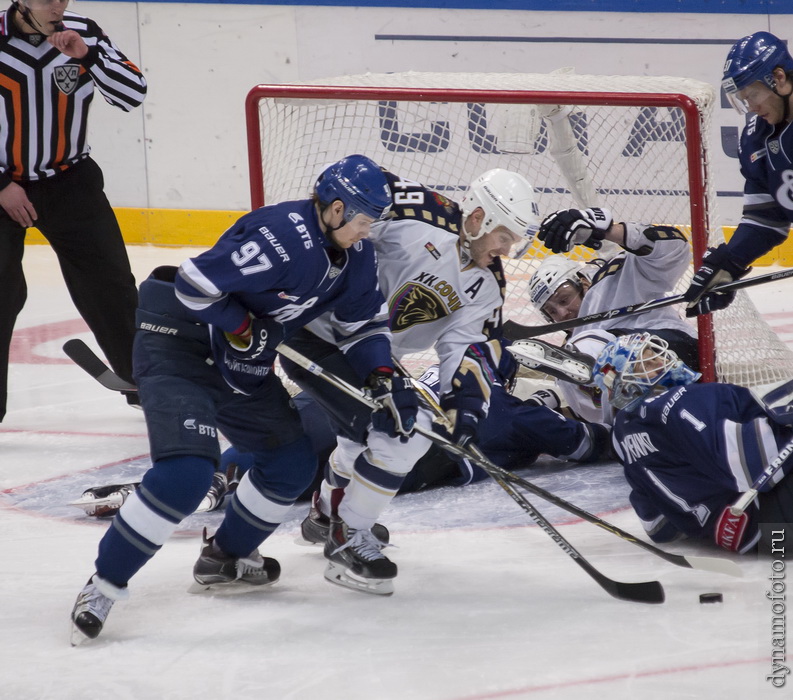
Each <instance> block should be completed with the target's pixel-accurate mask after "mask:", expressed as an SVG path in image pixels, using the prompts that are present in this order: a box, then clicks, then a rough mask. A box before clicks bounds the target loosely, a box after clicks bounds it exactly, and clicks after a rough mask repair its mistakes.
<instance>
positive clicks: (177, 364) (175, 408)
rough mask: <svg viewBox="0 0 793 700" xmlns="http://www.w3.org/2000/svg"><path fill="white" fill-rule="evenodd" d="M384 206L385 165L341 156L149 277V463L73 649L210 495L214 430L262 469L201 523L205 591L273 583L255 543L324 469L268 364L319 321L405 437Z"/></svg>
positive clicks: (138, 360) (198, 576)
mask: <svg viewBox="0 0 793 700" xmlns="http://www.w3.org/2000/svg"><path fill="white" fill-rule="evenodd" d="M390 207H391V193H390V190H389V188H388V185H387V182H386V178H385V175H384V174H383V173H382V171H381V170H380V168H379V167H378V166H377V165H376V164H375V163H374V162H372V161H371V160H370V159H368V158H366V157H364V156H357V155H356V156H348V157H347V158H344V159H342V160H341V161H339V162H337V163H335V164H333V165H331V166H329V167H328V168H327V169H325V170H324V171H323V173H322V174H321V175H320V176H319V179H318V180H317V183H316V185H315V187H314V195H313V197H312V198H311V199H307V200H301V201H291V202H282V203H280V204H276V205H273V206H267V207H263V208H261V209H258V210H255V211H253V212H251V213H249V214H246V215H245V216H243V217H242V218H241V219H239V221H237V223H235V224H234V225H233V226H232V227H231V228H230V229H229V230H228V231H226V232H225V233H224V234H223V235H222V236H221V237H220V239H219V240H218V241H217V243H216V244H215V245H214V246H213V247H212V248H211V249H210V250H208V251H206V252H205V253H202V254H201V255H199V256H197V257H195V258H191V259H189V260H187V261H185V262H184V263H182V265H181V266H180V268H179V269H178V270H176V269H175V268H158V269H156V270H155V271H154V272H153V273H152V275H151V276H150V277H149V278H148V279H147V280H146V281H145V282H144V283H143V284H142V285H141V288H140V308H139V312H138V318H137V323H138V329H139V330H138V332H137V334H136V337H135V345H134V352H133V358H134V377H135V380H136V382H137V385H138V389H139V393H140V398H141V403H142V405H143V410H144V412H145V416H146V422H147V427H148V431H149V442H150V447H151V456H152V468H151V469H150V470H149V471H148V472H147V473H146V475H145V476H144V477H143V480H142V482H141V485H140V487H139V488H138V489H136V490H135V492H134V493H133V494H131V495H130V496H129V498H128V499H127V500H126V502H125V503H124V505H123V506H122V508H121V510H120V511H119V513H118V514H117V516H116V517H115V518H114V519H113V522H112V524H111V526H110V528H109V529H108V531H107V533H106V534H105V536H104V537H103V538H102V540H101V542H100V543H99V554H98V557H97V559H96V573H95V574H94V575H93V576H92V577H91V578H90V579H89V581H88V583H87V584H86V586H85V587H84V588H83V590H82V591H81V593H80V595H79V596H78V598H77V601H76V603H75V607H74V609H73V611H72V623H73V631H72V644H79V643H81V642H82V641H85V640H86V639H93V638H95V637H97V636H98V635H99V633H100V632H101V630H102V627H103V625H104V622H105V619H106V618H107V615H108V613H109V611H110V609H111V607H112V605H113V603H114V602H115V601H116V600H119V599H122V598H124V597H126V596H127V584H128V582H129V580H130V579H131V578H132V576H133V575H134V574H135V573H136V572H137V571H139V570H140V569H141V567H143V566H144V565H145V564H146V562H148V560H149V559H151V557H152V556H154V554H155V553H156V552H157V551H159V549H160V548H161V547H162V545H163V544H164V542H165V541H166V540H167V539H168V537H169V536H170V535H171V534H172V533H173V531H174V530H175V529H176V527H177V525H178V524H179V523H180V522H181V521H182V520H183V519H184V518H185V517H187V516H188V515H190V514H191V513H192V512H194V511H195V509H196V508H197V506H198V505H199V503H200V502H201V500H202V498H203V497H204V496H205V495H206V493H207V490H208V488H209V486H210V483H211V482H212V478H213V474H214V471H215V467H216V465H217V464H218V463H219V461H220V449H219V445H218V431H222V433H223V434H224V435H225V436H226V437H227V438H228V439H229V440H230V441H231V442H232V443H233V444H234V445H235V446H236V447H237V448H239V449H241V450H244V451H246V452H249V453H251V454H252V455H253V457H254V459H253V467H252V468H251V469H250V470H249V471H248V472H247V473H246V475H245V477H244V478H243V479H242V481H241V482H240V484H239V486H238V488H237V489H236V492H235V494H234V496H233V497H232V498H231V501H230V503H229V505H228V507H227V509H226V513H225V517H224V519H223V522H222V523H221V525H220V527H219V528H218V530H217V531H216V533H215V534H214V536H212V537H207V536H206V533H205V535H204V546H203V549H202V551H201V556H200V557H199V559H198V561H197V562H196V564H195V567H194V569H193V576H194V578H195V580H196V583H197V585H198V587H199V588H200V589H206V588H207V587H210V586H221V585H243V584H247V585H249V586H259V585H267V584H272V583H274V582H275V581H277V580H278V577H279V575H280V566H279V564H278V562H277V561H276V560H274V559H271V558H268V557H262V556H261V555H260V554H259V552H258V547H259V545H260V544H262V542H263V541H264V540H265V539H266V538H267V537H269V536H270V535H271V534H272V532H273V531H274V530H275V529H276V528H277V527H278V525H279V523H281V522H282V521H283V519H284V518H285V517H286V515H287V512H288V511H289V509H290V508H291V506H292V504H293V503H294V501H295V500H296V499H297V497H298V496H299V495H300V494H301V493H302V492H303V491H304V490H305V489H306V487H307V486H308V484H309V483H310V482H311V480H312V478H313V476H314V473H315V471H316V468H317V465H316V458H315V456H314V454H313V452H312V449H311V445H310V442H309V439H308V438H307V437H306V435H305V434H304V432H303V430H302V428H301V424H300V419H299V416H298V412H297V410H296V409H295V407H294V405H293V404H292V402H291V401H290V399H289V396H288V394H287V392H286V390H285V389H284V387H283V386H282V384H281V381H280V380H279V379H278V377H277V376H276V375H275V374H274V372H273V361H274V359H275V357H276V350H275V348H276V346H277V345H278V344H279V343H280V342H281V341H282V340H284V339H285V340H287V341H288V340H289V338H290V336H292V335H293V334H294V333H295V332H296V331H297V330H298V329H299V328H301V327H302V326H304V325H305V324H306V323H308V322H309V321H311V320H312V319H315V318H317V317H318V316H320V315H321V314H325V313H326V312H331V313H332V318H333V323H334V326H335V328H336V331H337V344H338V346H339V347H340V348H341V349H342V350H343V352H344V353H345V354H346V356H347V357H348V358H349V359H350V363H351V365H352V366H354V367H355V368H356V369H357V370H358V371H359V373H360V374H361V378H362V380H363V381H367V383H368V384H369V386H370V387H372V392H373V395H375V396H376V397H377V398H378V399H379V400H380V401H381V403H382V404H383V405H384V406H386V408H384V409H383V410H382V411H379V412H377V413H376V414H375V416H377V420H374V424H375V428H376V429H378V428H379V429H382V430H385V431H387V432H389V433H390V434H394V435H397V434H399V435H404V436H407V435H410V434H411V432H412V428H413V423H414V421H415V414H416V408H417V403H416V398H415V395H414V393H413V391H412V389H410V388H409V385H408V384H407V382H404V381H402V380H398V379H394V380H393V382H392V380H391V375H392V374H393V364H392V360H391V342H390V331H389V329H388V325H387V314H386V309H385V306H384V299H383V295H382V293H381V292H380V288H379V286H378V280H377V268H376V260H375V253H374V248H373V247H372V245H371V243H370V242H369V241H367V240H365V239H366V237H367V236H368V234H369V229H370V226H371V224H372V223H373V222H374V221H376V220H378V219H380V218H382V217H383V216H385V215H386V214H387V213H388V211H389V209H390ZM353 534H354V532H352V531H351V532H350V533H349V535H350V538H352V536H353ZM355 546H356V543H352V542H350V543H349V544H348V547H349V548H350V549H353V548H354V547H355Z"/></svg>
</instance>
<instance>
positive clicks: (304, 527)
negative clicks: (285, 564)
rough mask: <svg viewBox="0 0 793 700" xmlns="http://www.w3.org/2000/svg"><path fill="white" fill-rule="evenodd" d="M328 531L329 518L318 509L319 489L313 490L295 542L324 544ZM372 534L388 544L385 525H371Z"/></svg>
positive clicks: (387, 533)
mask: <svg viewBox="0 0 793 700" xmlns="http://www.w3.org/2000/svg"><path fill="white" fill-rule="evenodd" d="M329 532H330V518H329V517H328V516H327V515H325V514H324V513H323V512H322V511H321V510H320V509H319V491H314V495H313V496H312V497H311V509H310V510H309V511H308V515H307V516H306V518H305V520H303V522H302V523H300V534H301V535H302V538H301V539H298V540H297V544H325V542H327V541H328V533H329ZM372 534H373V535H374V536H375V537H376V538H377V539H378V540H380V541H381V542H382V543H383V544H388V541H389V538H390V533H389V532H388V528H387V527H386V526H385V525H381V524H380V523H375V524H374V525H372Z"/></svg>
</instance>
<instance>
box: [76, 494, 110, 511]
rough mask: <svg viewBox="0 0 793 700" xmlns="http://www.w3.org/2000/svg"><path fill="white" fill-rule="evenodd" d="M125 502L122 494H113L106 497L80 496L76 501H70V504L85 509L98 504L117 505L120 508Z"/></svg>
mask: <svg viewBox="0 0 793 700" xmlns="http://www.w3.org/2000/svg"><path fill="white" fill-rule="evenodd" d="M123 503H124V499H123V498H121V496H119V495H118V494H111V495H110V496H106V497H105V498H93V497H87V496H83V497H82V498H78V499H77V500H76V501H69V503H68V505H70V506H76V507H77V508H82V509H83V510H85V509H86V508H96V507H97V506H116V507H118V508H120V507H121V505H122V504H123Z"/></svg>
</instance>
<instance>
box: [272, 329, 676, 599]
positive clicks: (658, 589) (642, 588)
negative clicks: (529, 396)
mask: <svg viewBox="0 0 793 700" xmlns="http://www.w3.org/2000/svg"><path fill="white" fill-rule="evenodd" d="M276 350H277V351H278V352H279V353H281V354H282V355H283V356H284V357H286V358H287V359H289V360H291V361H292V362H294V363H295V364H297V365H299V366H300V367H302V368H303V369H305V370H306V371H307V372H310V373H311V374H313V375H314V376H316V377H319V378H320V379H323V380H324V381H326V382H328V383H329V384H332V385H333V386H335V387H336V388H337V389H339V390H340V391H342V392H344V393H345V394H347V395H348V396H350V397H352V398H354V399H356V400H357V401H359V402H361V403H363V404H364V405H366V406H368V407H369V408H371V409H372V410H378V409H379V408H380V404H379V403H377V402H376V401H374V400H373V399H371V398H370V397H369V396H367V395H366V394H364V393H363V392H362V391H361V390H360V389H358V388H357V387H355V386H353V385H352V384H349V383H347V382H346V381H344V380H343V379H341V378H340V377H337V376H336V375H334V374H331V373H330V372H328V371H326V370H324V369H323V368H322V367H320V366H319V365H318V364H316V363H315V362H313V361H312V360H310V359H309V358H307V357H305V356H304V355H301V354H300V353H299V352H297V351H296V350H293V349H292V348H290V347H289V346H288V345H285V344H284V343H281V344H280V345H278V347H277V348H276ZM415 432H417V433H418V434H419V435H423V436H424V437H426V438H427V439H429V440H431V441H432V442H434V443H436V444H437V445H440V446H441V447H442V448H444V449H445V450H447V451H448V452H452V453H454V454H457V455H460V456H469V455H468V451H467V450H463V449H462V448H460V447H459V446H458V445H456V444H455V443H453V442H452V441H451V440H447V439H446V438H444V437H442V436H441V435H438V434H437V433H434V432H433V431H432V430H427V429H425V428H422V427H421V426H416V428H415ZM477 461H478V463H479V464H480V465H481V466H482V468H483V469H484V470H485V471H486V472H487V473H488V474H489V475H490V476H491V477H492V478H493V479H494V480H495V481H496V483H497V484H498V485H499V486H501V487H502V488H503V489H504V490H505V491H506V492H507V493H508V494H509V495H510V497H511V498H512V499H513V500H514V501H515V502H516V503H517V504H518V505H519V506H520V507H521V508H523V510H524V511H526V512H527V513H528V514H529V516H530V517H531V518H532V520H534V522H536V523H537V525H539V527H540V528H542V529H543V530H544V531H545V533H546V534H547V535H548V536H549V537H550V538H551V539H552V540H553V541H554V542H556V544H557V545H559V547H560V548H561V549H562V550H563V551H564V552H565V554H567V555H568V556H569V557H570V558H571V559H573V561H575V562H576V564H578V565H579V566H580V567H581V568H582V569H584V571H586V572H587V573H588V574H589V575H590V576H591V577H592V578H593V579H594V580H595V581H596V582H597V583H598V584H599V585H600V587H601V588H603V590H605V591H606V592H607V593H609V595H612V596H613V597H615V598H618V599H620V600H630V601H633V602H637V603H663V602H664V589H663V587H662V586H661V584H660V583H659V582H658V581H647V582H644V583H623V582H621V581H614V580H612V579H610V578H608V577H607V576H604V575H603V574H602V573H600V572H599V571H598V570H597V569H596V568H595V567H593V566H592V565H591V564H590V563H589V562H588V561H587V560H586V559H585V558H584V557H583V556H582V555H581V554H580V553H579V552H578V551H577V550H576V549H575V548H574V547H573V546H572V545H571V544H570V543H569V542H568V541H567V540H566V539H565V538H564V537H563V536H562V535H561V533H559V531H558V530H556V528H554V526H553V525H551V523H549V522H548V521H547V520H546V519H545V518H544V517H543V516H542V515H541V514H540V513H539V511H537V509H536V508H534V507H533V506H532V505H531V503H529V501H528V500H527V499H526V498H525V497H524V496H523V494H522V493H520V492H519V491H517V490H516V489H515V488H514V487H512V486H511V485H510V484H509V483H508V482H507V481H506V479H505V478H504V477H502V476H501V474H500V473H499V470H500V468H499V467H497V466H496V465H495V464H493V463H492V462H490V461H489V460H488V459H487V458H486V457H484V455H481V456H480V455H477Z"/></svg>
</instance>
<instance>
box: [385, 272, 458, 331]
mask: <svg viewBox="0 0 793 700" xmlns="http://www.w3.org/2000/svg"><path fill="white" fill-rule="evenodd" d="M388 306H389V308H388V316H389V319H390V324H389V325H390V326H391V331H392V332H393V333H399V331H406V330H407V329H408V328H410V327H411V326H415V325H418V324H421V323H432V322H433V321H437V320H438V319H439V318H443V317H444V316H448V315H449V312H448V311H447V310H446V307H445V306H444V304H443V302H442V301H441V300H440V299H439V298H438V297H437V296H436V295H435V294H434V293H433V292H432V291H431V290H429V289H427V288H426V287H422V286H421V285H417V284H413V283H411V282H408V283H407V284H405V285H404V286H402V288H401V289H399V290H398V291H397V292H396V294H394V295H393V296H392V297H391V302H390V303H389V305H388Z"/></svg>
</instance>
